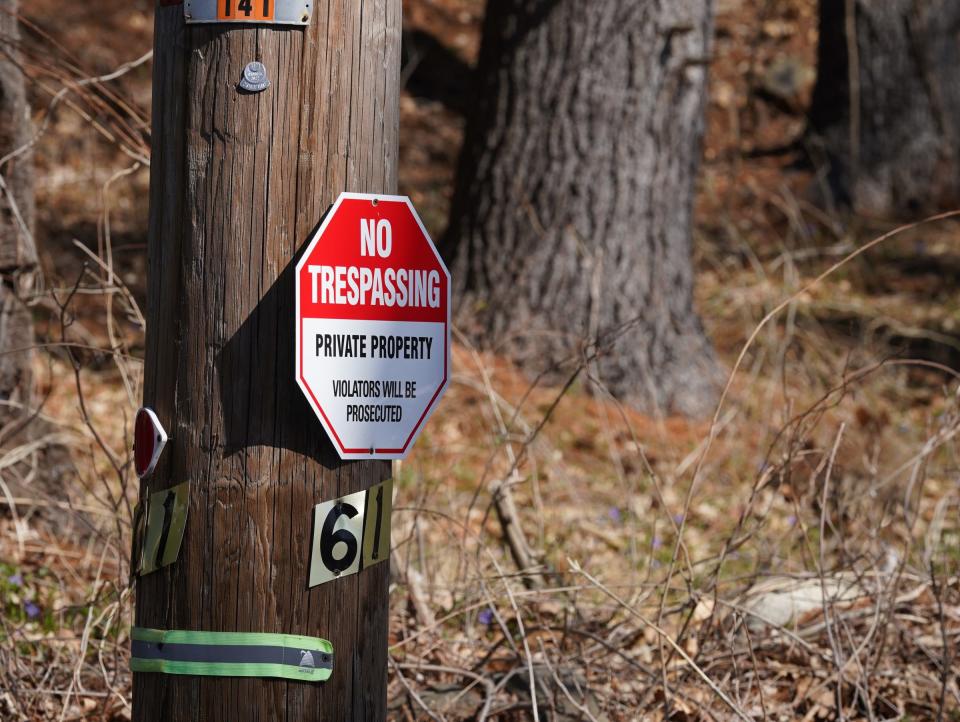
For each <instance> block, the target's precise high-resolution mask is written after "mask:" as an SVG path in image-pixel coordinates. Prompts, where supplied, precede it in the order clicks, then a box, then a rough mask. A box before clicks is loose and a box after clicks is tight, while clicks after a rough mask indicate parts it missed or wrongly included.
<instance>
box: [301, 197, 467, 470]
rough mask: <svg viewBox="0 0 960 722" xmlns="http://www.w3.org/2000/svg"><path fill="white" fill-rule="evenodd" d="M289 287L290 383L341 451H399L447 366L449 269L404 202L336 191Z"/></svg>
mask: <svg viewBox="0 0 960 722" xmlns="http://www.w3.org/2000/svg"><path fill="white" fill-rule="evenodd" d="M296 285H297V289H296V304H297V321H296V327H297V328H296V333H297V352H296V353H297V369H296V372H297V383H298V384H299V385H300V388H301V389H302V390H303V392H304V395H305V396H306V397H307V400H308V401H309V402H310V405H311V406H312V407H313V410H314V411H315V412H316V414H317V417H318V418H319V419H320V421H321V423H322V424H323V426H324V428H325V429H326V431H327V434H328V435H329V436H330V439H331V441H333V444H334V446H335V447H336V448H337V451H338V452H339V454H340V456H341V458H344V459H401V458H403V457H404V456H406V454H407V452H408V451H409V450H410V447H411V446H412V445H413V442H414V440H415V439H416V437H417V435H418V434H419V432H420V430H421V429H422V428H423V424H424V423H425V422H426V420H427V417H428V416H429V414H430V412H431V411H432V410H433V408H434V407H435V406H436V404H437V401H438V400H439V398H440V396H441V395H442V394H443V392H444V390H445V389H446V385H447V380H448V377H449V367H450V360H449V359H450V317H449V314H450V303H449V295H450V274H449V273H448V271H447V269H446V267H445V266H444V265H443V261H442V260H441V259H440V256H439V254H438V253H437V251H436V248H435V247H434V245H433V242H432V241H431V240H430V237H429V236H428V235H427V232H426V230H425V229H424V228H423V224H422V223H421V222H420V219H419V217H418V216H417V214H416V211H414V209H413V206H412V205H411V204H410V201H409V200H408V199H407V198H404V197H398V196H377V195H361V194H355V193H344V194H342V195H341V196H340V198H339V199H338V200H337V202H336V203H335V204H334V206H333V208H332V209H331V210H330V213H329V214H328V215H327V217H326V220H324V222H323V224H322V225H321V226H320V228H319V230H318V231H317V233H316V234H315V235H314V237H313V239H312V240H311V241H310V244H309V246H308V248H307V250H306V252H305V253H304V255H303V257H302V258H301V259H300V262H299V263H298V264H297V274H296Z"/></svg>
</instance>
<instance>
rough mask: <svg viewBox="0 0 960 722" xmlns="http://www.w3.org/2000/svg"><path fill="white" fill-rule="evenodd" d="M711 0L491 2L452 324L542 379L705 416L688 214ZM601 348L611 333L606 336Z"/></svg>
mask: <svg viewBox="0 0 960 722" xmlns="http://www.w3.org/2000/svg"><path fill="white" fill-rule="evenodd" d="M711 28H712V8H711V3H710V0H680V1H671V2H666V0H596V1H595V2H582V1H581V0H490V1H489V4H488V7H487V13H486V22H485V24H484V29H483V41H482V46H481V53H480V59H479V63H478V71H477V73H478V80H477V82H478V87H477V90H476V93H477V97H478V100H477V107H476V109H475V110H474V112H473V113H472V114H471V116H470V118H469V119H468V123H467V129H466V138H465V141H464V149H463V152H462V156H461V160H460V167H459V170H458V177H457V189H456V193H455V197H454V201H453V207H452V213H451V222H450V227H449V229H448V232H447V234H446V237H445V239H444V242H443V253H444V255H445V257H446V258H447V259H448V263H449V266H450V268H451V272H452V275H453V279H454V299H455V302H456V303H457V304H458V308H457V311H458V320H459V323H460V325H461V328H463V329H464V330H465V331H466V332H467V334H468V336H469V337H470V338H472V339H473V340H474V341H475V342H477V343H478V344H479V345H481V346H483V347H487V348H491V347H495V348H498V349H501V350H504V351H506V352H507V353H508V354H510V355H511V356H512V357H513V358H514V359H516V360H517V361H518V362H519V363H521V364H522V365H523V366H525V367H527V368H528V369H530V370H532V371H536V372H542V371H544V370H549V369H551V368H556V367H557V366H558V365H560V364H563V362H564V361H565V360H570V359H571V358H573V360H574V361H577V360H579V358H578V357H579V356H580V355H581V354H582V353H583V352H584V349H588V348H591V347H592V346H591V345H592V344H597V345H596V348H598V349H599V350H600V352H601V355H600V356H599V358H598V359H597V362H596V363H595V364H594V365H593V366H592V367H591V368H592V371H593V372H594V373H595V374H597V375H598V376H599V378H600V380H601V381H602V382H603V383H604V384H605V385H606V387H607V388H608V389H609V390H610V391H611V392H613V393H614V394H615V395H617V396H619V397H623V398H627V399H630V400H632V401H635V402H638V403H640V404H641V405H642V406H645V407H647V408H649V409H659V410H668V411H678V412H682V413H688V414H701V413H703V412H705V411H707V410H709V408H710V406H711V404H712V402H713V400H714V398H715V388H716V379H717V375H716V365H715V360H714V356H713V352H712V350H711V347H710V345H709V343H708V342H707V340H706V338H705V336H704V332H703V329H702V327H701V324H700V321H699V320H698V318H697V315H696V313H695V311H694V307H693V297H692V289H693V271H692V267H691V260H690V255H691V213H692V204H693V191H694V178H695V176H696V173H697V168H698V165H699V159H700V149H701V139H702V136H703V128H704V120H703V114H704V113H703V111H704V97H705V83H706V75H707V68H706V65H707V55H708V53H709V38H710V35H711ZM598 341H599V343H598Z"/></svg>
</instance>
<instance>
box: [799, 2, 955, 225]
mask: <svg viewBox="0 0 960 722" xmlns="http://www.w3.org/2000/svg"><path fill="white" fill-rule="evenodd" d="M850 8H855V11H854V12H853V14H852V17H851V15H849V14H848V9H850ZM958 36H960V4H958V3H956V2H954V1H953V0H883V1H882V2H880V1H878V0H821V2H820V44H819V53H818V54H819V57H818V65H819V74H818V79H817V84H816V87H815V89H814V95H813V106H812V109H811V130H812V132H813V140H814V149H815V157H814V160H815V161H826V168H827V173H826V174H825V177H826V181H827V183H826V184H825V187H826V189H827V190H828V191H829V192H830V194H831V196H832V200H833V201H835V202H836V203H838V204H840V205H843V206H847V207H851V208H853V209H854V210H855V211H858V212H862V213H868V214H873V215H884V216H903V215H906V216H916V215H918V214H924V213H929V212H932V211H935V210H937V209H941V208H944V207H954V206H956V205H957V204H958V203H960V165H958V158H957V153H958V150H960V146H958V141H960V84H958V83H957V79H956V70H957V67H958V66H960V44H958V40H957V38H958ZM851 58H852V59H853V62H851ZM818 149H819V150H822V153H816V150H818Z"/></svg>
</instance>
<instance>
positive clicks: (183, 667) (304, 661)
mask: <svg viewBox="0 0 960 722" xmlns="http://www.w3.org/2000/svg"><path fill="white" fill-rule="evenodd" d="M130 651H131V659H130V668H131V669H132V670H133V671H134V672H160V673H164V674H193V675H203V676H220V677H282V678H285V679H299V680H306V681H311V682H322V681H324V680H326V679H329V677H330V674H331V672H332V670H333V645H332V644H330V642H328V641H327V640H325V639H319V638H317V637H306V636H303V635H297V634H268V633H260V632H253V633H244V632H191V631H183V630H163V629H146V628H143V627H134V629H133V632H132V634H131V643H130Z"/></svg>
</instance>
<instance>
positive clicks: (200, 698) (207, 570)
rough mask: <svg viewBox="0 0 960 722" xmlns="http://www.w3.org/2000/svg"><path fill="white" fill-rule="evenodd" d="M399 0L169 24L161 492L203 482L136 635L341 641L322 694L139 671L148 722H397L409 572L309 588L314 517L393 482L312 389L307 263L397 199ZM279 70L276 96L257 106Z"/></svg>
mask: <svg viewBox="0 0 960 722" xmlns="http://www.w3.org/2000/svg"><path fill="white" fill-rule="evenodd" d="M400 22H401V18H400V1H399V0H366V2H362V3H358V2H355V1H354V0H331V2H329V3H323V4H320V5H318V6H317V7H316V9H315V11H314V14H313V18H312V22H311V24H310V26H309V27H307V28H306V29H300V28H287V29H282V28H266V27H252V26H241V27H225V26H222V25H214V26H197V25H191V26H185V25H184V20H183V6H179V5H178V6H171V7H163V6H161V7H158V8H157V11H156V29H155V51H156V54H155V58H154V79H153V81H154V101H153V135H152V137H153V155H152V163H151V204H150V208H151V210H150V235H149V279H148V305H147V310H148V326H147V349H146V363H145V379H144V403H145V404H146V405H148V406H152V407H153V408H154V409H155V410H156V412H157V414H158V416H159V418H160V420H161V422H162V423H163V424H164V425H165V426H166V428H167V430H168V431H169V432H170V434H171V436H172V441H171V444H170V446H168V448H167V450H166V451H165V452H164V454H163V456H162V458H161V459H160V463H159V465H158V467H157V470H156V472H155V474H154V475H153V476H152V477H148V478H147V479H146V480H145V481H144V483H143V484H142V487H141V500H143V499H144V498H146V496H147V495H148V494H149V493H150V492H155V491H158V490H160V489H164V488H167V487H170V486H173V485H175V484H178V483H180V482H183V481H189V482H190V506H189V516H188V520H187V528H186V533H185V535H184V542H183V548H182V550H181V553H180V557H179V559H178V560H177V561H176V562H175V563H174V564H172V565H170V566H168V567H164V568H162V569H161V570H159V571H157V572H155V573H153V574H149V575H146V576H143V577H141V578H140V580H139V582H138V588H137V599H136V620H137V625H138V626H143V627H151V628H157V629H182V630H202V631H235V632H274V633H286V634H304V635H310V636H315V637H322V638H325V639H328V640H329V641H331V642H332V643H333V646H334V669H333V675H332V677H331V678H330V680H329V681H328V682H326V683H323V684H310V683H304V682H288V681H283V680H274V679H260V678H220V677H185V676H183V677H181V676H175V675H162V674H146V673H137V674H135V675H134V698H133V699H134V714H133V717H134V719H135V720H254V719H271V720H291V722H309V721H310V720H319V719H323V720H325V721H327V720H331V721H332V720H373V719H384V718H385V714H386V655H387V594H388V583H389V565H387V564H380V565H377V566H374V567H371V568H369V569H365V570H364V571H363V572H362V573H360V574H356V575H353V576H349V577H346V578H342V579H338V580H336V581H335V582H332V583H328V584H323V585H320V586H318V587H315V588H313V589H308V588H307V580H308V566H309V560H310V547H311V529H312V508H313V506H314V505H315V504H317V503H319V502H321V501H327V500H330V499H334V498H336V497H339V496H342V495H344V494H348V493H352V492H355V491H359V490H361V489H364V488H367V487H369V486H371V485H373V484H375V483H377V482H379V481H381V480H383V479H386V478H388V476H389V474H390V465H389V463H385V462H352V463H342V462H341V461H340V460H339V458H338V456H337V454H336V453H335V451H334V450H333V447H332V445H331V444H330V442H329V441H328V440H327V438H326V436H325V434H324V433H323V430H322V427H321V426H320V423H319V422H318V421H317V419H316V417H315V416H314V415H313V412H312V411H311V410H310V408H309V406H308V405H307V402H306V401H305V399H304V398H303V396H302V394H301V392H300V390H299V388H298V387H297V386H296V383H295V381H294V356H295V355H294V349H293V344H294V266H295V257H296V255H297V253H298V249H300V248H302V246H303V245H304V244H305V243H306V241H307V240H308V238H309V236H310V234H311V231H312V230H313V229H314V228H315V227H316V225H317V224H318V222H319V221H320V219H321V216H322V215H323V213H324V212H325V211H326V209H327V208H328V207H329V205H330V204H331V203H332V201H333V200H334V199H335V198H336V197H337V195H338V194H339V193H340V192H341V191H358V192H378V193H381V192H387V193H389V192H393V191H394V189H395V187H396V177H397V152H398V126H399V121H398V115H399V58H400ZM253 60H259V61H261V62H263V64H264V65H265V66H266V69H267V74H268V77H269V79H270V81H271V85H270V87H269V88H268V89H267V90H265V91H263V92H260V93H254V94H249V93H245V92H239V91H238V89H237V84H238V81H239V80H240V78H241V74H242V72H243V69H244V66H245V65H246V64H247V63H248V62H250V61H253Z"/></svg>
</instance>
